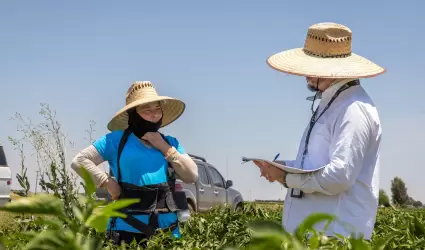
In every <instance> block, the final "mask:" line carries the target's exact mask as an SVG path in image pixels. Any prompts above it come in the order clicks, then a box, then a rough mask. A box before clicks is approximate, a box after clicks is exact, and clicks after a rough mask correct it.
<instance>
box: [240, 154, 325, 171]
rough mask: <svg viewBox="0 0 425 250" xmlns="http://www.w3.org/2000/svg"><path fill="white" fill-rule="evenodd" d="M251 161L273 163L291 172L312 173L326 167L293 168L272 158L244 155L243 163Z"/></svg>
mask: <svg viewBox="0 0 425 250" xmlns="http://www.w3.org/2000/svg"><path fill="white" fill-rule="evenodd" d="M250 161H260V162H267V163H268V164H271V165H273V166H275V167H277V168H279V169H282V170H283V171H285V172H288V173H291V174H307V173H312V172H315V171H318V170H320V169H322V168H324V166H323V167H320V168H316V169H308V170H306V169H299V168H291V167H288V166H285V165H282V164H279V163H277V162H274V161H270V160H265V159H260V158H248V157H242V164H243V163H247V162H250Z"/></svg>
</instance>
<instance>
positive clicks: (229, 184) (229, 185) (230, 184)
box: [226, 180, 233, 188]
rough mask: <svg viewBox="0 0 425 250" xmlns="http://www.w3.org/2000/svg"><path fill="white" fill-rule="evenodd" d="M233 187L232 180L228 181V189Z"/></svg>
mask: <svg viewBox="0 0 425 250" xmlns="http://www.w3.org/2000/svg"><path fill="white" fill-rule="evenodd" d="M231 186H233V181H231V180H227V181H226V188H229V187H231Z"/></svg>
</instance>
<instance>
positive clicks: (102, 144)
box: [93, 133, 115, 161]
mask: <svg viewBox="0 0 425 250" xmlns="http://www.w3.org/2000/svg"><path fill="white" fill-rule="evenodd" d="M114 137H115V136H114V134H113V133H109V134H106V135H104V136H102V137H100V138H99V139H98V140H96V141H95V142H93V146H94V147H95V148H96V150H97V151H98V152H99V154H100V155H101V156H102V158H103V159H104V160H105V161H110V160H111V159H112V158H113V149H114V147H113V138H114Z"/></svg>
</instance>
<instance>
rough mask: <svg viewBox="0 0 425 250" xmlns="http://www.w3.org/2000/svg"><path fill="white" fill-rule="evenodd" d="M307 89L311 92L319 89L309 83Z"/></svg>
mask: <svg viewBox="0 0 425 250" xmlns="http://www.w3.org/2000/svg"><path fill="white" fill-rule="evenodd" d="M307 89H308V90H310V91H311V92H317V91H319V89H318V88H317V87H313V86H311V85H310V84H308V83H307Z"/></svg>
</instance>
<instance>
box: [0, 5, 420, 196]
mask: <svg viewBox="0 0 425 250" xmlns="http://www.w3.org/2000/svg"><path fill="white" fill-rule="evenodd" d="M424 9H425V4H424V3H423V2H421V1H419V0H418V1H409V2H400V1H393V2H391V1H364V0H361V1H351V2H343V1H309V5H304V4H303V3H302V1H293V3H289V1H267V3H263V4H260V1H213V2H208V3H207V2H205V1H203V2H202V3H201V2H200V1H178V2H177V1H169V2H168V4H166V3H165V2H163V3H162V4H160V3H158V2H157V1H155V3H152V2H150V3H148V2H147V1H125V2H119V3H118V2H116V1H68V2H64V1H1V2H0V31H1V42H0V85H1V98H0V114H1V128H2V129H1V130H0V142H1V143H2V144H3V145H5V148H6V153H7V155H8V157H9V163H10V165H11V167H12V169H13V171H14V173H13V174H14V175H15V174H16V172H17V171H18V170H19V158H18V156H17V154H16V152H14V151H13V150H12V147H11V145H10V143H9V142H8V141H7V136H9V135H11V136H17V132H16V122H14V121H10V120H9V118H10V117H12V116H13V114H14V113H15V112H19V113H21V114H23V115H25V116H27V117H29V118H31V119H36V120H37V119H38V111H39V103H40V102H47V103H49V104H50V106H51V107H52V108H53V109H54V110H56V111H57V113H58V118H59V120H60V121H61V122H62V123H63V124H64V127H65V130H66V132H67V133H68V135H69V137H70V139H72V140H73V141H74V142H75V150H74V151H68V152H69V157H70V158H71V157H73V156H74V155H75V153H76V152H77V150H79V149H82V148H84V147H86V146H87V143H88V142H87V140H86V139H85V137H86V134H85V132H84V130H85V129H87V128H88V122H89V120H95V121H96V123H97V125H96V132H95V137H100V136H101V135H103V134H104V133H106V132H107V129H106V124H107V122H108V121H109V119H110V118H111V117H112V116H113V115H114V114H115V112H116V111H118V110H119V109H120V108H121V107H122V106H123V105H124V95H125V92H126V90H127V88H128V87H129V86H130V84H131V83H132V82H134V81H136V80H150V81H152V82H153V83H154V85H155V86H156V87H157V90H158V92H159V93H160V94H162V95H169V96H173V97H177V98H180V99H182V100H184V101H185V102H186V104H187V109H186V112H185V114H184V115H183V116H182V117H181V119H179V120H178V121H177V122H175V123H174V124H172V125H170V126H169V127H167V128H166V129H164V130H163V132H165V133H169V134H171V135H173V136H176V137H177V138H178V139H179V140H180V141H181V142H182V144H183V146H184V147H185V149H186V150H187V151H188V152H191V153H194V154H198V155H202V156H205V157H207V159H208V160H209V161H210V162H212V163H213V164H214V165H215V166H216V167H217V168H218V169H219V170H220V171H221V172H222V173H223V174H224V175H226V173H227V171H226V158H228V177H229V178H230V179H232V180H233V181H234V187H235V188H236V189H239V190H241V191H242V193H243V195H244V198H245V199H249V198H252V199H255V198H256V199H277V198H283V197H284V195H285V190H284V189H282V188H281V187H280V186H279V185H278V184H269V183H268V182H267V181H266V180H264V179H262V178H260V177H259V176H260V173H259V171H258V169H257V168H256V167H254V165H251V164H245V165H241V164H240V158H241V156H242V155H246V156H259V157H268V158H272V157H273V156H274V155H276V153H278V152H280V153H281V158H293V157H295V155H296V150H297V148H298V144H299V139H300V137H301V133H302V131H303V130H304V128H305V126H306V125H307V123H308V119H309V116H310V114H311V113H310V104H311V103H310V102H309V101H306V100H305V98H306V96H308V95H310V93H309V92H308V90H307V89H306V86H305V80H304V79H303V78H302V77H296V76H287V75H285V74H282V73H279V72H276V71H274V70H272V69H271V68H269V67H268V66H267V65H266V62H265V61H266V59H267V57H269V56H270V55H272V54H273V53H276V52H278V51H281V50H285V49H290V48H294V47H301V46H302V45H303V42H304V38H305V34H306V31H307V28H308V27H309V26H310V25H312V24H314V23H317V22H325V21H331V22H339V23H342V24H344V25H347V26H348V27H350V28H351V29H352V31H353V50H354V52H356V53H358V54H360V55H363V56H365V57H367V58H368V59H370V60H373V61H375V62H376V63H378V64H380V65H382V66H384V67H385V68H387V69H388V72H387V73H386V74H384V75H382V76H379V77H377V78H373V79H367V80H364V81H362V84H363V86H364V87H365V88H366V90H367V91H368V93H369V94H370V95H371V97H372V98H373V99H374V101H375V103H376V105H377V106H378V108H379V112H380V116H381V121H382V126H383V141H382V143H383V145H382V154H381V155H382V161H381V182H380V185H381V187H382V188H384V189H386V190H387V191H389V187H390V181H391V179H392V178H393V177H394V176H400V177H402V178H403V179H404V180H405V182H406V184H407V187H408V192H409V194H410V195H411V196H413V197H414V198H415V199H420V200H422V201H425V194H424V193H423V192H421V191H423V190H424V184H423V183H424V182H423V178H424V176H425V164H424V163H423V158H422V156H423V155H424V154H425V150H424V146H423V145H424V144H423V142H424V141H425V132H424V130H423V128H424V127H425V105H424V101H423V100H422V99H421V98H423V95H424V93H425V83H424V76H423V72H424V70H425V63H424V61H423V58H425V50H424V46H423V43H424V41H425V35H424V34H425V33H424V31H423V30H424V25H425V19H424V17H420V14H422V13H421V11H422V10H424ZM28 164H29V166H30V173H29V174H30V177H31V180H32V181H34V179H35V173H34V171H35V168H36V165H35V164H34V163H33V162H29V163H28ZM17 186H18V185H17V181H16V180H15V181H14V187H15V188H16V187H17Z"/></svg>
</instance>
